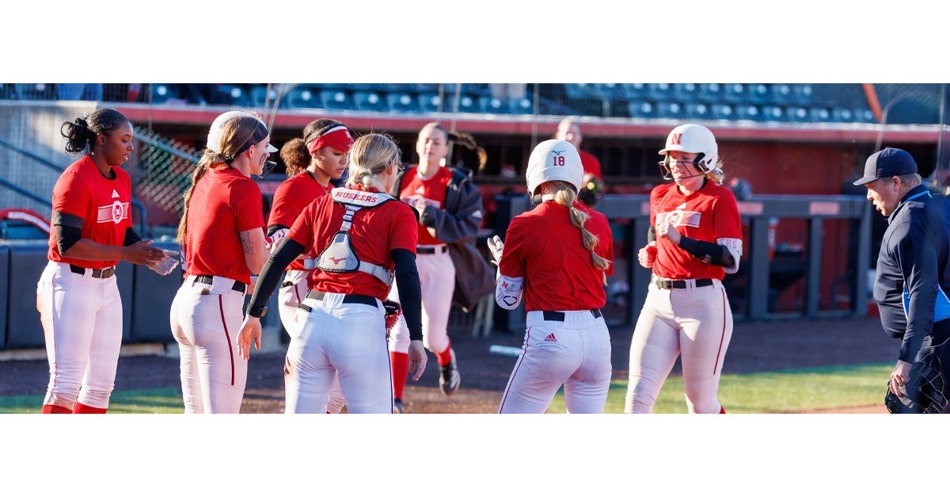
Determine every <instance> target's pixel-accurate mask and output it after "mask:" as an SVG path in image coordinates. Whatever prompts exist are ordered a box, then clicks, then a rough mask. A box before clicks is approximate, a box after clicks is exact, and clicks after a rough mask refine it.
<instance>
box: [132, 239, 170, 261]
mask: <svg viewBox="0 0 950 496" xmlns="http://www.w3.org/2000/svg"><path fill="white" fill-rule="evenodd" d="M165 258H167V257H166V255H165V250H162V249H161V248H156V247H154V246H152V241H151V240H148V241H145V240H143V241H139V242H138V243H135V244H132V245H129V246H126V247H125V259H126V260H128V261H129V262H132V263H134V264H139V265H148V264H155V263H158V262H161V261H162V260H165Z"/></svg>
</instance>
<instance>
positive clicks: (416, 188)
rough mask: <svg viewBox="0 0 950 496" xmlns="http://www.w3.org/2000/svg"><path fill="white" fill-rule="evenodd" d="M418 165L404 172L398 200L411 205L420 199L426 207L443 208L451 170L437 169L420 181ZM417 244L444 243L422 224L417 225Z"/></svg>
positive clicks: (446, 168)
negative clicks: (427, 177)
mask: <svg viewBox="0 0 950 496" xmlns="http://www.w3.org/2000/svg"><path fill="white" fill-rule="evenodd" d="M418 171H419V167H418V165H417V166H415V167H412V168H410V169H409V170H407V171H406V174H405V175H403V176H402V183H401V185H400V189H399V199H400V200H402V201H404V202H406V203H408V204H409V205H412V204H413V203H415V201H416V200H418V199H420V198H421V199H422V200H424V201H425V202H426V204H428V205H432V206H433V207H435V208H444V204H445V192H446V190H447V189H448V186H449V181H451V180H452V170H451V169H449V168H448V167H439V170H438V172H436V173H435V175H433V176H432V177H430V178H429V179H422V178H421V177H419V175H418ZM417 225H418V229H419V244H420V245H440V244H443V243H445V242H444V241H442V240H440V239H439V238H436V237H435V236H433V235H432V233H430V232H429V230H428V229H426V227H425V226H423V225H422V224H418V223H417Z"/></svg>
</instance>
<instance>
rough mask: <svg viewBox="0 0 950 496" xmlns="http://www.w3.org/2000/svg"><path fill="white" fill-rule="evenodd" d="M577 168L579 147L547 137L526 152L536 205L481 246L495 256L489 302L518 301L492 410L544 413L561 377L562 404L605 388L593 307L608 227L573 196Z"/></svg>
mask: <svg viewBox="0 0 950 496" xmlns="http://www.w3.org/2000/svg"><path fill="white" fill-rule="evenodd" d="M583 175H584V170H583V166H582V165H581V158H580V155H579V154H578V153H577V149H576V148H575V147H574V145H572V144H570V143H569V142H567V141H564V140H547V141H544V142H542V143H541V144H539V145H538V146H536V147H535V149H534V150H533V151H532V152H531V156H530V157H529V159H528V170H527V180H528V191H529V194H531V201H532V203H533V204H535V205H536V207H535V208H533V209H532V210H529V211H528V212H525V213H523V214H521V215H518V216H517V217H515V218H514V219H512V220H511V224H510V225H509V226H508V231H507V233H506V234H505V240H506V242H505V243H502V242H501V240H500V239H499V238H498V237H497V236H495V237H493V238H492V239H490V240H489V248H490V250H491V252H492V256H493V258H494V259H495V262H496V263H497V264H498V277H497V281H496V286H495V301H496V302H498V305H499V306H501V307H502V308H505V309H509V310H511V309H514V308H516V307H517V306H518V305H519V304H520V303H521V299H522V297H524V301H525V310H526V311H527V315H526V329H525V338H524V345H523V346H522V351H521V356H520V357H519V358H518V361H517V363H516V364H515V368H514V370H513V371H512V372H511V377H510V378H509V379H508V385H507V387H506V388H505V393H504V395H503V396H502V399H501V405H500V406H499V409H498V412H499V413H544V412H545V411H546V410H547V408H548V406H549V405H550V404H551V399H552V398H554V395H555V393H557V390H558V389H559V388H560V387H561V386H562V385H563V386H564V401H565V404H566V405H567V411H568V412H569V413H603V411H604V405H605V404H606V403H607V390H608V389H609V388H610V376H611V364H610V334H609V332H608V330H607V324H606V323H605V322H604V318H603V315H602V314H601V311H600V309H601V307H603V306H604V304H605V303H606V301H607V296H606V292H605V290H604V284H605V283H606V277H607V276H608V275H612V274H613V267H612V261H613V235H612V233H611V231H610V225H609V224H608V222H607V218H606V217H604V215H603V214H601V213H599V212H596V211H594V210H591V209H589V208H587V207H585V206H583V205H582V204H580V203H578V202H576V200H577V191H578V189H579V188H580V185H581V178H582V177H583Z"/></svg>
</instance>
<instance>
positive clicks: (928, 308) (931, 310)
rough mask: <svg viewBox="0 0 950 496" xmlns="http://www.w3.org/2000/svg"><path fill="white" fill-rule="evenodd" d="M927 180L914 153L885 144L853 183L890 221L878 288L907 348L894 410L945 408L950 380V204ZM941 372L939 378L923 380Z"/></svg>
mask: <svg viewBox="0 0 950 496" xmlns="http://www.w3.org/2000/svg"><path fill="white" fill-rule="evenodd" d="M921 183H922V180H921V177H920V175H919V174H918V173H917V163H916V162H914V159H913V157H911V156H910V154H909V153H907V152H906V151H904V150H901V149H899V148H885V149H883V150H881V151H879V152H877V153H874V154H873V155H871V156H870V157H869V158H868V160H867V163H866V164H865V166H864V177H862V178H861V179H858V180H857V181H855V182H854V185H855V186H860V185H864V186H865V187H867V189H868V193H867V198H868V200H870V201H871V203H873V204H874V208H875V209H876V210H877V211H879V212H881V214H882V215H884V216H885V217H887V224H888V225H887V230H886V231H885V232H884V238H883V239H882V240H881V250H880V252H879V254H878V258H877V272H876V276H875V281H874V291H873V293H874V300H875V301H876V302H877V305H878V308H879V310H880V315H881V324H882V325H883V327H884V332H886V333H887V335H889V336H891V337H893V338H896V339H900V340H901V348H900V354H899V355H898V359H897V365H896V366H895V367H894V371H893V372H891V379H890V382H889V384H888V389H889V392H890V394H889V395H888V397H887V398H886V399H885V403H886V404H887V405H888V410H890V411H892V412H895V411H901V412H919V413H923V412H927V413H945V412H947V393H948V391H947V390H946V388H945V387H944V386H943V384H944V383H946V382H948V381H946V380H944V379H945V378H946V377H947V376H946V375H945V374H943V373H940V369H941V362H942V363H945V364H946V367H947V370H948V372H950V346H941V345H943V344H944V343H947V342H948V338H950V300H948V294H950V252H948V250H950V240H948V234H950V224H948V223H950V210H948V208H950V205H948V202H947V201H946V199H945V198H944V197H942V196H936V197H934V196H932V195H931V194H930V192H929V191H928V190H927V188H926V187H925V186H924V185H923V184H921ZM924 368H926V369H927V370H928V373H926V374H923V377H922V376H921V371H922V369H924ZM912 369H913V371H914V372H913V373H912ZM928 375H930V376H933V375H936V377H929V378H928ZM931 379H932V380H931ZM937 380H939V385H937V386H933V385H932V384H931V385H922V384H921V383H922V382H927V381H930V382H934V381H937ZM934 383H935V384H936V382H934ZM935 387H936V390H935V389H934V388H935ZM928 388H929V389H928ZM921 389H924V391H921ZM892 395H893V396H892ZM895 397H896V399H897V400H899V401H900V404H893V403H894V398H895Z"/></svg>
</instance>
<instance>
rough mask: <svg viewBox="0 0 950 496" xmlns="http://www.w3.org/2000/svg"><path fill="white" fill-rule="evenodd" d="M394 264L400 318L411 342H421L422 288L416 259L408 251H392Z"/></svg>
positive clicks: (399, 249) (398, 249)
mask: <svg viewBox="0 0 950 496" xmlns="http://www.w3.org/2000/svg"><path fill="white" fill-rule="evenodd" d="M392 257H393V261H394V262H396V288H397V289H398V291H399V304H400V305H401V306H402V316H403V318H405V319H406V326H407V327H408V328H409V339H410V340H411V341H421V340H422V287H421V286H420V285H419V271H418V270H417V269H416V257H415V255H413V254H412V252H411V251H409V250H403V249H401V248H397V249H395V250H393V251H392Z"/></svg>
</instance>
